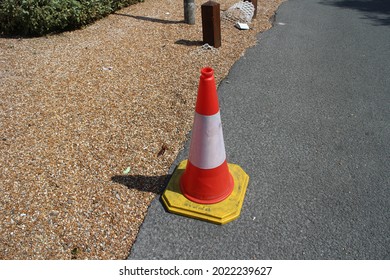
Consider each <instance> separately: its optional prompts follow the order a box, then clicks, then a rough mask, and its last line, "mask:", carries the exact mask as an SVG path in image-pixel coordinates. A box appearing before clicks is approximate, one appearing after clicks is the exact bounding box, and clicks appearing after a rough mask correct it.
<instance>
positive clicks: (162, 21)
mask: <svg viewBox="0 0 390 280" xmlns="http://www.w3.org/2000/svg"><path fill="white" fill-rule="evenodd" d="M113 15H117V16H123V17H131V18H135V19H138V20H145V21H150V22H157V23H163V24H178V23H184V20H181V21H177V20H166V19H159V18H151V17H142V16H132V15H129V14H121V13H113Z"/></svg>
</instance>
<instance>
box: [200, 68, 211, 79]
mask: <svg viewBox="0 0 390 280" xmlns="http://www.w3.org/2000/svg"><path fill="white" fill-rule="evenodd" d="M200 73H201V74H202V76H203V77H204V78H211V77H212V76H213V75H214V70H213V68H211V67H204V68H202V70H201V71H200Z"/></svg>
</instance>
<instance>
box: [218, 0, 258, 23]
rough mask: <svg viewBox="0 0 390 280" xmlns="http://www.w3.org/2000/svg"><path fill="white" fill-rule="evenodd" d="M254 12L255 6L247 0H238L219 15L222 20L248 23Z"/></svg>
mask: <svg viewBox="0 0 390 280" xmlns="http://www.w3.org/2000/svg"><path fill="white" fill-rule="evenodd" d="M254 13H255V6H253V4H252V3H251V2H249V1H240V2H238V3H236V4H234V5H233V6H231V7H230V8H229V9H227V10H226V11H224V12H223V13H222V15H221V18H222V19H223V20H227V21H231V22H234V23H236V22H241V23H247V24H248V23H250V22H251V20H252V18H253V15H254Z"/></svg>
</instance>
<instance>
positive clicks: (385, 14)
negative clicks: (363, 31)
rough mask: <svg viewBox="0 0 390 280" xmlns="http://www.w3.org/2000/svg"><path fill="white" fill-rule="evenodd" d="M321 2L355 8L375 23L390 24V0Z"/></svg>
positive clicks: (333, 0) (327, 0)
mask: <svg viewBox="0 0 390 280" xmlns="http://www.w3.org/2000/svg"><path fill="white" fill-rule="evenodd" d="M321 3H322V4H324V5H333V6H336V7H340V8H346V9H355V10H358V11H360V12H363V13H364V16H365V18H366V19H369V20H372V21H373V22H374V23H375V25H382V26H383V25H387V26H389V25H390V1H389V0H322V1H321Z"/></svg>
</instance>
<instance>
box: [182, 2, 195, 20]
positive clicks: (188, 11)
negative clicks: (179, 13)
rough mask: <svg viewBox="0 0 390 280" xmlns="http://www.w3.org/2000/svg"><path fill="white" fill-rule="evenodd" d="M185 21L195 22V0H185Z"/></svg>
mask: <svg viewBox="0 0 390 280" xmlns="http://www.w3.org/2000/svg"><path fill="white" fill-rule="evenodd" d="M184 22H185V23H188V24H195V0H184Z"/></svg>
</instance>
